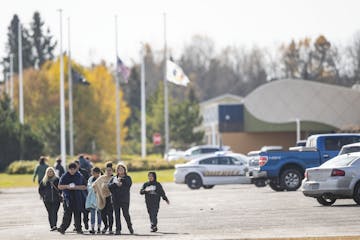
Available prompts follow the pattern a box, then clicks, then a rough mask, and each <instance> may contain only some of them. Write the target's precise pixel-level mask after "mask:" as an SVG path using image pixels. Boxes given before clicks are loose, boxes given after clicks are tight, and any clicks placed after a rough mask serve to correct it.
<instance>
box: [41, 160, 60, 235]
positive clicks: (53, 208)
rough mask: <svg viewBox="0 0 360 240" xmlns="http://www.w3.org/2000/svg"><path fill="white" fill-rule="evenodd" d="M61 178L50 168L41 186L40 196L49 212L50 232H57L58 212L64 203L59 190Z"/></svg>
mask: <svg viewBox="0 0 360 240" xmlns="http://www.w3.org/2000/svg"><path fill="white" fill-rule="evenodd" d="M58 185H59V178H58V177H57V176H56V175H55V169H54V168H52V167H48V168H47V169H46V171H45V175H44V177H43V179H42V181H41V182H40V185H39V194H40V196H41V198H42V200H43V202H44V205H45V208H46V211H47V212H48V220H49V224H50V231H55V230H57V220H58V211H59V207H60V202H61V201H62V197H61V192H60V190H59V189H58Z"/></svg>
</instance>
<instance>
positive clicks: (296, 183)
mask: <svg viewBox="0 0 360 240" xmlns="http://www.w3.org/2000/svg"><path fill="white" fill-rule="evenodd" d="M301 180H302V177H301V173H300V171H299V170H297V169H295V168H293V169H285V170H284V171H283V172H282V173H281V177H280V185H281V186H282V187H284V189H286V190H287V191H296V190H298V188H299V187H300V186H301Z"/></svg>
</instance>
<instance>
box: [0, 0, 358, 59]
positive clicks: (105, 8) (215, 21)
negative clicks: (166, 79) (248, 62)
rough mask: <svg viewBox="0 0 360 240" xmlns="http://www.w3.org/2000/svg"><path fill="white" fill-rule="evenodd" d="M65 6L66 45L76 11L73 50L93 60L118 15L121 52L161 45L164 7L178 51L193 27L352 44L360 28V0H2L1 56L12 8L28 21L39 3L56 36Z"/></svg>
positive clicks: (273, 40)
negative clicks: (144, 45) (68, 27)
mask: <svg viewBox="0 0 360 240" xmlns="http://www.w3.org/2000/svg"><path fill="white" fill-rule="evenodd" d="M59 8H62V9H63V16H64V17H63V26H64V27H63V32H64V44H63V47H64V49H66V48H67V17H70V18H71V41H72V44H71V45H72V55H73V58H74V59H75V60H77V61H78V62H80V63H82V64H84V65H89V64H90V63H92V62H98V61H100V60H101V59H104V60H106V61H108V62H110V61H113V60H114V59H115V50H114V49H115V39H114V28H115V27H114V16H115V14H117V15H118V20H119V27H118V29H119V41H118V43H119V55H120V57H122V58H123V59H124V60H125V62H127V63H128V64H130V63H131V59H134V60H136V61H138V58H139V49H140V42H148V43H150V45H152V46H153V47H154V48H155V49H161V48H162V46H163V13H164V12H166V13H167V39H168V46H169V48H171V49H172V51H173V53H174V54H175V56H176V54H179V53H180V52H181V50H182V48H183V47H184V44H186V43H187V42H189V41H190V39H191V37H192V36H193V35H195V34H201V35H207V36H209V37H210V38H212V39H213V40H214V41H215V43H216V46H217V48H218V49H219V48H221V47H223V46H226V45H237V46H247V47H251V46H253V45H257V46H259V47H275V46H277V45H279V44H280V43H282V42H288V41H290V40H291V39H292V38H295V39H299V38H303V37H313V38H315V37H316V36H318V35H319V34H324V35H325V36H326V37H327V38H328V39H329V40H330V41H332V42H335V43H337V44H347V43H349V42H350V41H351V39H352V37H353V36H354V34H355V33H356V32H358V31H359V30H360V15H359V10H360V1H357V0H127V1H125V0H102V1H100V0H61V1H54V0H51V1H50V0H31V1H30V0H4V1H2V3H1V7H0V57H3V56H4V54H5V52H4V50H5V42H6V33H7V27H8V26H9V23H10V20H11V18H12V16H13V15H14V14H18V15H19V16H20V19H21V21H22V22H23V23H24V24H25V25H26V26H28V25H29V22H30V21H31V18H32V15H33V13H34V11H39V12H40V13H41V16H42V18H43V20H44V21H45V23H46V25H48V26H49V27H50V29H51V31H52V33H53V34H54V35H55V37H56V38H57V39H58V38H59V14H58V12H57V9H59Z"/></svg>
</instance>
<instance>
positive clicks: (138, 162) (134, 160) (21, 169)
mask: <svg viewBox="0 0 360 240" xmlns="http://www.w3.org/2000/svg"><path fill="white" fill-rule="evenodd" d="M121 159H122V161H123V162H124V163H125V164H126V166H127V168H128V171H129V172H136V171H149V170H165V169H173V168H174V167H175V164H178V163H183V162H184V161H182V160H179V161H173V162H167V161H166V160H164V159H163V158H162V157H161V155H149V156H147V157H146V158H145V159H142V158H141V156H138V155H123V156H122V157H121ZM72 160H73V159H72V158H70V157H68V158H67V163H69V162H70V161H72ZM107 161H111V162H113V164H114V168H115V166H116V164H117V161H116V157H114V156H113V155H109V156H107V158H106V159H105V158H101V160H96V162H94V161H93V162H92V164H93V166H94V167H99V168H100V169H101V170H103V171H104V170H105V163H106V162H107ZM54 163H55V159H54V158H49V161H48V162H47V164H48V165H49V166H54ZM37 164H38V161H37V160H32V161H24V160H19V161H15V162H13V163H11V164H10V165H9V167H8V168H7V173H9V174H32V173H33V172H34V169H35V167H36V165H37Z"/></svg>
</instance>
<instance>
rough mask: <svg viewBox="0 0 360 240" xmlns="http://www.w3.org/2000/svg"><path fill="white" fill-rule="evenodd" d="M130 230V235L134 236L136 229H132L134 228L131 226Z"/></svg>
mask: <svg viewBox="0 0 360 240" xmlns="http://www.w3.org/2000/svg"><path fill="white" fill-rule="evenodd" d="M128 228H129V232H130V234H131V235H133V234H134V229H133V228H132V226H129V227H128Z"/></svg>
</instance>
